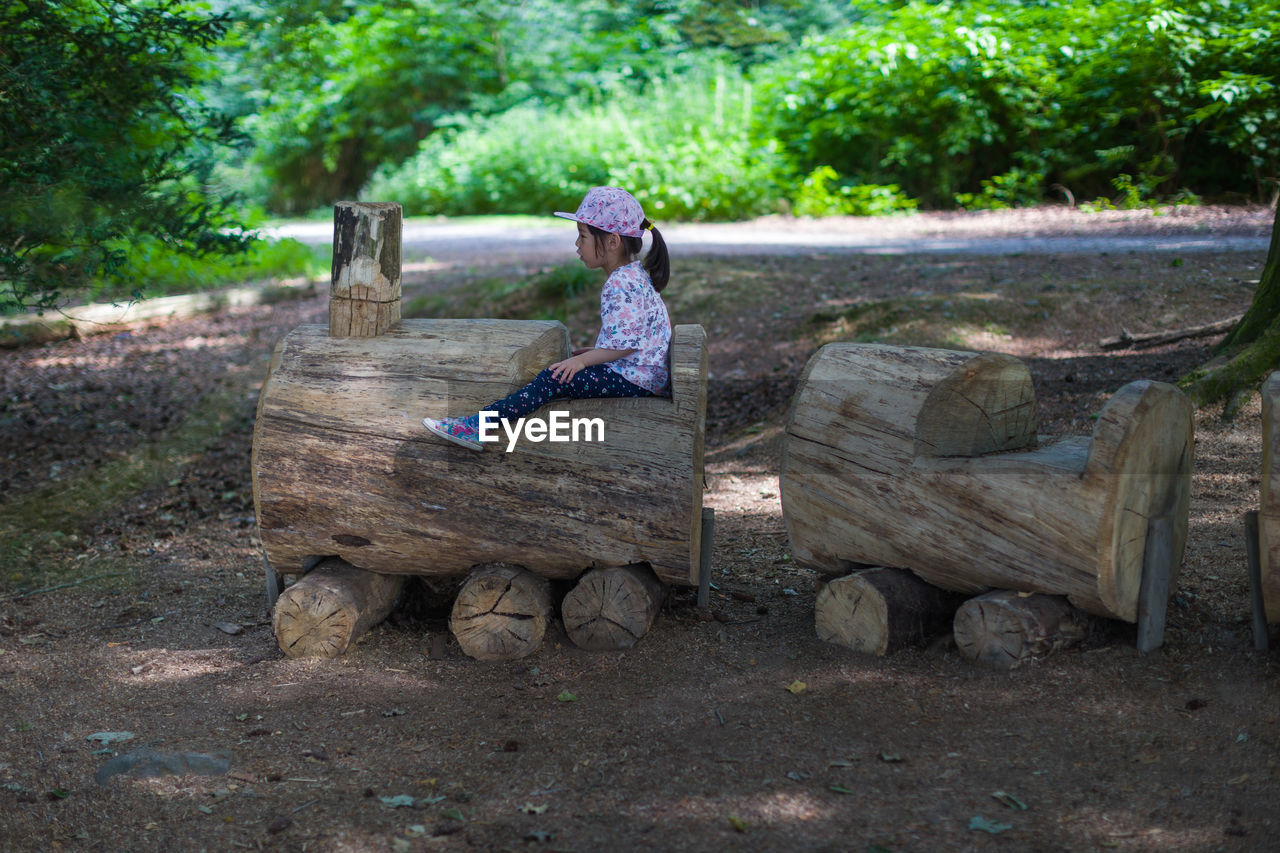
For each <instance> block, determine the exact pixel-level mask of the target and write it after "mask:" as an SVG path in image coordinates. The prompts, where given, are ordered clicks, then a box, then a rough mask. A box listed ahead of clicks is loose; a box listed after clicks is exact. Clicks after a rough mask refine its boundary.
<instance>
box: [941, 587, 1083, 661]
mask: <svg viewBox="0 0 1280 853" xmlns="http://www.w3.org/2000/svg"><path fill="white" fill-rule="evenodd" d="M1088 630H1089V617H1088V615H1087V614H1085V613H1084V612H1083V611H1080V610H1077V609H1076V608H1075V607H1072V606H1071V604H1070V603H1069V602H1068V601H1067V600H1066V599H1065V598H1063V597H1062V596H1056V595H1036V594H1031V595H1027V594H1024V593H1017V592H1011V591H1009V590H997V591H995V592H989V593H986V594H985V595H980V596H978V597H977V598H971V599H969V600H968V601H966V602H965V603H964V604H962V605H961V606H960V608H959V609H958V610H957V611H956V615H955V623H954V628H953V633H954V636H955V641H956V647H957V648H958V649H959V650H960V654H961V655H963V656H964V657H965V658H966V659H968V660H970V661H972V662H974V663H977V664H982V665H984V666H989V667H992V668H993V669H1013V668H1014V667H1017V666H1021V665H1022V664H1024V663H1026V662H1027V661H1030V660H1034V659H1036V658H1040V657H1044V656H1045V655H1047V654H1050V653H1052V652H1055V651H1057V650H1059V649H1064V648H1068V647H1070V646H1073V645H1077V644H1078V643H1080V642H1081V641H1082V640H1083V639H1084V638H1085V636H1087V634H1088Z"/></svg>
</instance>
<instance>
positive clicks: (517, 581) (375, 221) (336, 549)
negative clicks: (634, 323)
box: [252, 203, 710, 659]
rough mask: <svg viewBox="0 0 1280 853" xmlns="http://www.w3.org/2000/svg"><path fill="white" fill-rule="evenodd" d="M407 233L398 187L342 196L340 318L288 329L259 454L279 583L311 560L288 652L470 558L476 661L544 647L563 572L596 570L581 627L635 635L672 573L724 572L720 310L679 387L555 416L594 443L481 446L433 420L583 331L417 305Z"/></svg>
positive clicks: (460, 568) (620, 640)
mask: <svg viewBox="0 0 1280 853" xmlns="http://www.w3.org/2000/svg"><path fill="white" fill-rule="evenodd" d="M399 234H400V212H399V206H398V205H382V204H355V203H343V204H340V205H338V208H337V211H336V215H335V239H334V271H333V278H332V281H333V284H332V290H331V294H330V324H329V327H328V328H327V329H326V328H325V327H323V326H300V327H298V328H296V329H294V330H293V331H292V332H290V333H289V334H288V335H287V336H286V337H285V338H284V339H283V340H282V341H281V342H280V344H279V345H278V347H277V348H276V351H275V354H274V356H273V358H272V361H271V366H270V369H269V374H268V377H267V380H266V382H265V384H264V386H263V388H262V393H261V397H260V400H259V405H258V416H257V423H256V426H255V430H254V443H253V461H252V465H253V488H254V501H255V506H256V508H257V515H258V525H259V535H260V538H261V542H262V547H263V551H264V555H265V559H266V562H267V572H268V585H269V587H270V586H272V583H273V582H274V583H275V584H276V586H277V588H278V583H279V576H280V575H295V576H299V580H298V581H297V582H296V583H294V584H293V585H292V586H290V587H289V588H288V589H287V590H286V591H285V592H284V593H283V594H281V595H280V597H279V599H278V600H277V601H276V603H275V610H274V626H275V630H276V636H277V640H278V641H279V643H280V646H281V648H282V649H283V650H284V651H285V653H286V654H289V655H294V656H297V655H337V654H342V653H343V652H344V651H345V650H346V649H347V648H348V647H349V645H350V643H351V642H352V641H353V640H354V639H355V638H356V637H358V636H359V635H360V634H361V633H362V632H363V631H365V630H367V629H368V628H369V627H370V626H371V625H373V624H376V623H377V622H378V621H380V620H381V619H382V618H384V617H385V616H386V615H387V613H388V612H389V610H390V608H391V606H392V604H393V602H394V600H395V598H396V596H397V594H398V593H399V591H400V588H401V581H402V579H403V578H404V577H405V576H409V575H423V576H455V577H456V576H463V575H465V576H467V580H466V581H465V582H464V583H463V584H462V587H461V590H460V591H459V593H458V596H457V600H456V601H455V603H454V606H453V611H452V616H451V620H450V625H451V628H452V630H453V633H454V635H455V636H456V637H457V639H458V642H459V643H460V645H461V646H462V648H463V650H464V651H466V652H467V653H468V654H470V655H471V656H473V657H476V658H481V659H506V658H514V657H520V656H523V655H526V654H529V653H530V652H532V651H533V650H535V649H536V648H537V647H538V645H539V644H540V643H541V641H542V637H543V632H544V630H545V628H546V625H547V621H548V619H549V617H550V614H551V610H552V600H551V593H550V590H549V584H548V580H549V579H564V580H574V579H577V580H578V583H577V585H576V586H575V587H574V588H573V589H572V590H571V591H570V592H569V594H568V595H567V597H566V598H565V601H564V603H563V605H562V613H563V618H564V622H565V627H566V631H567V632H568V634H569V637H570V639H572V640H573V641H574V642H575V643H578V644H579V645H583V646H586V647H588V648H620V647H626V646H628V645H630V644H632V643H634V642H635V641H636V640H637V639H639V637H641V636H643V634H644V633H645V631H647V630H648V628H649V626H650V624H651V623H652V621H653V618H654V615H655V613H656V612H657V609H658V606H659V604H660V602H661V594H662V591H663V589H664V585H665V584H679V585H686V586H691V585H696V584H698V582H699V578H700V575H701V574H702V573H703V572H704V571H705V570H706V569H707V554H708V551H707V549H708V548H709V546H710V541H709V540H710V531H709V530H708V531H707V533H706V536H705V541H704V527H706V528H709V527H710V519H709V518H705V519H704V512H703V509H702V487H703V472H702V448H703V433H704V425H705V412H706V381H707V380H706V376H707V355H706V342H705V336H704V334H703V331H702V328H701V327H700V326H688V325H681V326H676V327H675V329H674V331H673V336H672V346H671V374H672V381H671V385H672V391H671V397H670V398H644V399H605V400H578V401H563V402H559V403H555V404H552V405H550V406H548V407H545V408H544V409H542V410H540V411H539V412H538V413H537V414H538V415H539V416H540V417H544V418H545V419H547V420H551V419H552V417H553V413H555V412H562V413H564V414H563V418H562V422H563V423H565V424H568V425H572V424H575V423H582V424H584V431H583V433H582V434H580V435H579V437H578V438H579V440H577V441H567V442H554V441H539V442H533V441H527V440H521V441H520V442H519V443H518V445H517V446H516V448H515V450H514V452H504V451H505V449H506V441H505V437H504V441H503V442H502V443H501V444H497V445H494V447H493V448H490V449H487V450H486V451H485V452H483V453H476V452H474V451H468V450H464V449H462V448H459V447H456V446H454V445H452V444H449V443H446V442H444V441H442V440H440V439H438V438H437V437H435V436H433V435H432V434H430V433H429V432H427V430H425V429H424V428H423V427H422V426H421V419H422V418H423V417H424V416H430V417H437V418H438V417H443V416H446V415H450V416H452V415H462V414H467V413H472V412H476V411H478V410H479V409H480V408H481V407H482V406H484V405H486V404H488V403H490V402H492V401H493V400H495V399H498V398H500V397H502V396H504V395H506V394H508V393H510V392H511V391H512V390H514V389H516V388H518V387H520V386H521V385H523V384H524V383H526V382H528V381H529V380H531V379H532V378H533V377H534V376H535V375H536V374H537V373H538V371H540V370H541V369H542V368H544V367H545V366H547V365H548V364H550V363H552V362H554V361H558V360H560V359H563V358H565V357H567V356H568V355H569V336H568V332H567V330H566V329H565V327H564V326H563V325H562V324H560V323H557V322H537V321H528V322H526V321H514V320H401V319H400V309H399V297H400V280H399V278H400V252H399V239H400V238H399ZM597 419H598V420H599V428H597V429H596V430H595V432H594V433H593V434H592V435H588V434H587V433H588V432H589V430H588V429H587V427H589V426H591V425H592V423H593V422H595V421H596V420H597ZM553 422H554V421H553ZM588 438H590V439H591V440H587V439H588Z"/></svg>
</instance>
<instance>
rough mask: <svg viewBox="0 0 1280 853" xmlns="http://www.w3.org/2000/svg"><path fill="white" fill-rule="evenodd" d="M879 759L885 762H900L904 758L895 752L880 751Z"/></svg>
mask: <svg viewBox="0 0 1280 853" xmlns="http://www.w3.org/2000/svg"><path fill="white" fill-rule="evenodd" d="M880 760H881V761H883V762H885V763H886V764H901V763H902V762H903V761H904V760H905V759H903V757H902V756H901V755H898V754H896V753H888V752H882V753H880Z"/></svg>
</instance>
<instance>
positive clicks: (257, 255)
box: [87, 239, 329, 301]
mask: <svg viewBox="0 0 1280 853" xmlns="http://www.w3.org/2000/svg"><path fill="white" fill-rule="evenodd" d="M114 248H116V249H118V250H119V251H120V252H121V253H122V254H123V256H124V261H123V263H122V265H121V266H119V267H118V268H116V269H115V270H113V271H112V272H111V273H109V274H106V275H103V276H101V277H99V279H98V280H97V281H96V282H95V284H94V286H93V287H92V289H91V290H90V292H89V293H88V294H87V296H88V297H89V298H92V299H96V300H103V301H106V300H115V301H123V300H128V299H144V298H147V297H152V296H168V295H173V294H181V293H193V292H197V291H202V290H211V289H213V288H218V287H225V286H229V285H235V284H243V283H246V282H252V281H264V280H269V279H280V278H294V277H296V276H309V277H314V276H318V275H320V274H322V273H323V272H324V271H325V270H326V269H327V268H328V260H329V259H328V251H327V249H324V250H322V249H320V248H317V247H313V246H307V245H305V244H303V243H300V242H298V241H297V240H292V239H286V240H259V241H257V242H254V243H252V244H250V247H249V249H248V251H246V252H245V253H244V254H243V255H239V256H226V255H216V256H211V257H203V258H194V257H192V256H191V255H190V254H188V253H187V252H184V251H182V250H181V249H178V248H175V247H172V246H169V245H167V244H165V243H161V242H160V241H158V240H150V239H144V240H139V241H137V242H134V243H131V244H128V245H124V244H121V245H119V246H116V247H114Z"/></svg>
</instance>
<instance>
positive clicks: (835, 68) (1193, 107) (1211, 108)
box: [755, 0, 1280, 207]
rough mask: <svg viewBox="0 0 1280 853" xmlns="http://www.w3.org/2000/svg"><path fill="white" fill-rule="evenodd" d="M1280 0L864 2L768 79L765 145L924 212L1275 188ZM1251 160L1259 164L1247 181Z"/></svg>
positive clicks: (764, 81) (762, 121)
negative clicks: (881, 189)
mask: <svg viewBox="0 0 1280 853" xmlns="http://www.w3.org/2000/svg"><path fill="white" fill-rule="evenodd" d="M1278 5H1280V4H1277V3H1276V2H1275V0H1262V2H1247V3H1246V2H1244V0H1217V2H1213V3H1198V4H1192V5H1184V4H1178V5H1176V6H1175V5H1173V4H1170V3H1169V2H1167V0H1114V2H1103V3H1093V2H1083V0H1062V1H1061V2H1054V3H1014V2H1003V0H972V2H952V3H936V4H935V3H924V2H909V3H906V4H903V5H898V4H892V5H891V4H883V5H881V4H874V5H873V4H864V8H865V9H866V10H867V11H866V14H865V16H864V17H863V19H862V20H860V21H859V22H858V23H855V24H853V25H851V26H850V27H848V28H846V29H844V30H843V31H841V32H838V33H834V34H831V35H828V36H825V37H822V38H817V39H813V40H811V41H809V42H807V43H806V45H805V47H804V48H803V49H802V50H801V51H799V52H798V53H797V54H795V55H794V56H792V57H790V58H789V59H787V60H784V61H781V62H779V63H776V64H774V65H772V66H769V67H768V68H766V69H764V70H762V71H761V72H759V75H758V77H757V80H758V82H759V83H760V84H761V95H762V99H761V100H762V104H761V108H760V109H759V110H758V124H757V125H756V128H755V135H756V138H757V139H758V140H776V141H777V143H778V145H779V147H780V150H781V152H782V153H783V154H784V156H785V157H786V158H787V160H788V162H789V163H790V164H792V168H793V169H794V170H795V171H796V172H797V173H799V174H807V173H809V172H811V170H813V169H815V168H818V167H820V166H830V167H831V168H833V169H834V170H835V171H836V172H838V173H839V174H840V175H843V176H844V177H845V180H846V181H847V182H848V183H850V184H854V185H856V184H862V183H866V184H897V185H899V186H901V187H902V188H903V189H904V191H905V192H906V193H907V194H909V195H911V196H912V197H916V198H919V199H920V200H921V201H922V203H923V204H926V205H928V206H938V207H941V206H949V205H951V204H953V203H956V202H957V201H958V202H959V203H961V204H963V205H965V206H991V205H1011V204H1023V203H1028V202H1035V201H1038V200H1040V199H1041V198H1042V197H1043V195H1044V194H1045V191H1046V190H1047V188H1048V187H1049V186H1051V185H1053V184H1060V185H1063V186H1065V188H1066V189H1067V190H1068V191H1069V192H1071V193H1073V194H1074V195H1075V196H1076V197H1080V198H1087V197H1090V196H1091V195H1092V194H1109V193H1111V192H1112V191H1113V189H1114V185H1115V182H1116V180H1117V179H1118V178H1119V176H1120V175H1127V176H1129V177H1128V178H1126V179H1125V180H1126V181H1127V183H1126V184H1125V185H1124V187H1122V188H1121V193H1122V198H1121V203H1126V204H1128V203H1132V201H1133V198H1134V194H1135V193H1136V194H1137V195H1138V196H1140V197H1142V198H1157V197H1167V196H1169V195H1171V194H1174V193H1177V192H1179V191H1181V190H1182V189H1183V188H1185V187H1189V188H1191V189H1192V190H1195V191H1196V192H1201V193H1205V192H1212V193H1215V194H1219V195H1220V194H1222V193H1248V194H1252V195H1254V196H1255V197H1262V196H1263V195H1264V193H1263V191H1262V188H1263V185H1264V182H1265V181H1266V180H1267V179H1268V178H1270V177H1273V176H1274V175H1275V174H1276V169H1277V167H1280V156H1278V152H1277V147H1276V145H1275V140H1276V139H1277V138H1280V94H1278V91H1277V89H1276V87H1275V84H1274V76H1275V70H1276V68H1280V39H1277V38H1275V32H1274V30H1275V24H1274V21H1275V20H1276V13H1277V7H1278ZM1241 162H1245V163H1248V164H1249V166H1250V169H1249V170H1247V171H1246V170H1242V169H1241V168H1240V163H1241Z"/></svg>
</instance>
